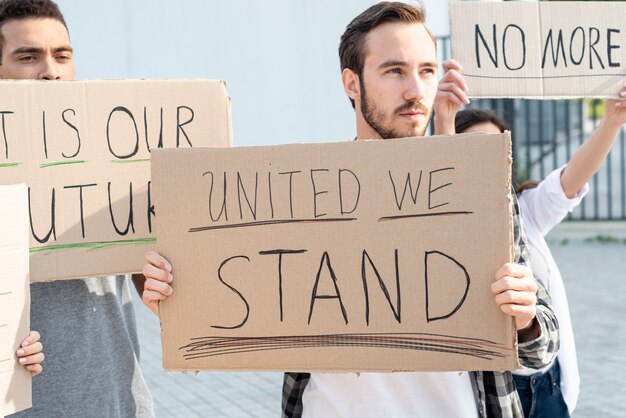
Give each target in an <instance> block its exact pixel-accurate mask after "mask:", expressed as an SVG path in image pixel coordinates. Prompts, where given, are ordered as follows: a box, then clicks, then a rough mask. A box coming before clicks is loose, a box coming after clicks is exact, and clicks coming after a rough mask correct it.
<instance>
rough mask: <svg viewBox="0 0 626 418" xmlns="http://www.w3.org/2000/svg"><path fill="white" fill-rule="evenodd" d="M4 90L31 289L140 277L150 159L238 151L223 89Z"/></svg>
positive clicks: (5, 163)
mask: <svg viewBox="0 0 626 418" xmlns="http://www.w3.org/2000/svg"><path fill="white" fill-rule="evenodd" d="M1 87H2V96H0V184H12V183H25V184H26V185H27V186H28V198H29V206H28V209H29V215H30V236H31V239H30V252H31V280H32V281H45V280H56V279H70V278H79V277H90V276H103V275H109V274H122V273H131V272H139V271H141V268H142V266H143V263H144V257H143V256H144V254H145V252H146V251H147V250H148V249H150V248H153V247H154V246H155V238H154V235H153V225H154V218H155V216H157V213H158V208H156V207H155V206H154V203H153V199H152V192H151V182H150V155H151V152H152V150H154V149H157V148H163V147H166V148H167V147H172V148H192V147H202V146H216V147H228V146H230V145H231V142H232V139H231V138H232V135H231V121H230V99H229V98H228V95H227V93H226V87H225V83H224V82H221V81H211V80H160V81H147V80H133V81H131V80H123V81H67V82H64V81H58V82H56V81H55V82H45V81H5V82H2V83H1Z"/></svg>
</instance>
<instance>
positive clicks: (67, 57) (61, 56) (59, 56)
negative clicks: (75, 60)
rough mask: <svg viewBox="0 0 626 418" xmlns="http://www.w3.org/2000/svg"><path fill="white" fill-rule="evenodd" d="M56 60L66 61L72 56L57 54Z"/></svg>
mask: <svg viewBox="0 0 626 418" xmlns="http://www.w3.org/2000/svg"><path fill="white" fill-rule="evenodd" d="M56 60H57V61H60V62H68V61H71V60H72V56H71V55H58V56H57V57H56Z"/></svg>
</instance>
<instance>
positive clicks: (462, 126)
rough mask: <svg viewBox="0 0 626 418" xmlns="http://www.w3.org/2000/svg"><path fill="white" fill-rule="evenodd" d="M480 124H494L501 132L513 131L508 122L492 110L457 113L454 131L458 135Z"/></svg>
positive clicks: (466, 110)
mask: <svg viewBox="0 0 626 418" xmlns="http://www.w3.org/2000/svg"><path fill="white" fill-rule="evenodd" d="M480 123H493V124H494V125H496V126H497V127H498V129H500V132H504V131H510V130H511V127H510V126H509V124H508V122H507V121H505V120H504V119H502V118H501V117H500V116H498V115H496V114H495V113H493V112H492V111H491V110H484V109H476V108H471V109H465V110H461V111H460V112H459V113H457V114H456V118H455V119H454V130H455V131H456V133H458V134H461V133H463V132H465V131H466V130H468V129H469V128H471V127H472V126H474V125H478V124H480Z"/></svg>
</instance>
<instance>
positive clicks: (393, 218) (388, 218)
mask: <svg viewBox="0 0 626 418" xmlns="http://www.w3.org/2000/svg"><path fill="white" fill-rule="evenodd" d="M473 213H474V212H470V211H466V210H461V211H452V212H427V213H414V214H410V215H395V216H383V217H382V218H379V219H378V222H384V221H396V220H398V219H409V218H427V217H432V216H455V215H472V214H473Z"/></svg>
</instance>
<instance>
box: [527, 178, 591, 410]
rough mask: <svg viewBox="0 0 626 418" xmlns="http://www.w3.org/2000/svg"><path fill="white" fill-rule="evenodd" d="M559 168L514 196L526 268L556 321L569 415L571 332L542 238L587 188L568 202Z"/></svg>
mask: <svg viewBox="0 0 626 418" xmlns="http://www.w3.org/2000/svg"><path fill="white" fill-rule="evenodd" d="M563 168H564V167H560V168H558V169H556V170H554V171H553V172H552V173H550V174H549V175H548V176H547V177H546V178H545V180H543V181H542V182H540V183H539V185H538V186H537V187H536V188H534V189H528V190H525V191H523V192H522V194H520V195H519V196H518V200H519V204H520V210H521V215H522V219H523V221H524V226H525V227H526V237H527V240H528V246H529V248H530V267H531V269H532V270H533V273H534V275H535V277H537V278H538V279H540V280H541V281H542V282H543V284H544V285H545V287H546V290H547V291H548V293H549V294H550V297H551V298H552V307H553V309H554V313H555V315H556V317H557V319H558V321H559V332H560V338H561V344H560V348H559V354H558V357H557V359H558V362H559V366H561V391H562V392H563V398H564V400H565V403H566V404H567V407H568V409H569V412H570V413H572V411H574V408H575V407H576V402H577V401H578V393H579V387H580V376H579V373H578V362H577V360H576V347H575V345H574V331H573V330H572V321H571V319H570V313H569V306H568V304H567V295H566V294H565V286H564V285H563V278H562V277H561V273H560V272H559V269H558V267H557V265H556V262H555V261H554V258H553V257H552V253H551V252H550V249H549V248H548V244H547V243H546V240H545V239H544V236H545V235H546V234H547V233H548V232H550V230H551V229H552V228H553V227H554V226H555V225H557V224H558V223H560V222H561V221H562V220H563V218H565V216H566V215H567V214H568V213H569V212H571V211H572V210H573V209H574V208H575V207H576V206H578V205H579V204H580V201H581V200H582V198H583V197H584V196H585V195H586V194H587V192H588V191H589V186H588V185H587V184H585V186H584V187H583V188H582V189H581V190H580V191H579V192H578V194H577V195H576V196H575V197H574V198H572V199H568V197H567V196H566V195H565V192H564V191H563V186H562V185H561V172H562V171H563ZM550 366H551V365H550ZM550 366H547V367H545V368H544V369H543V370H542V371H545V370H547V369H548V368H549V367H550ZM515 373H516V374H522V375H530V374H534V373H537V371H536V370H532V369H524V370H521V371H518V372H515Z"/></svg>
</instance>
